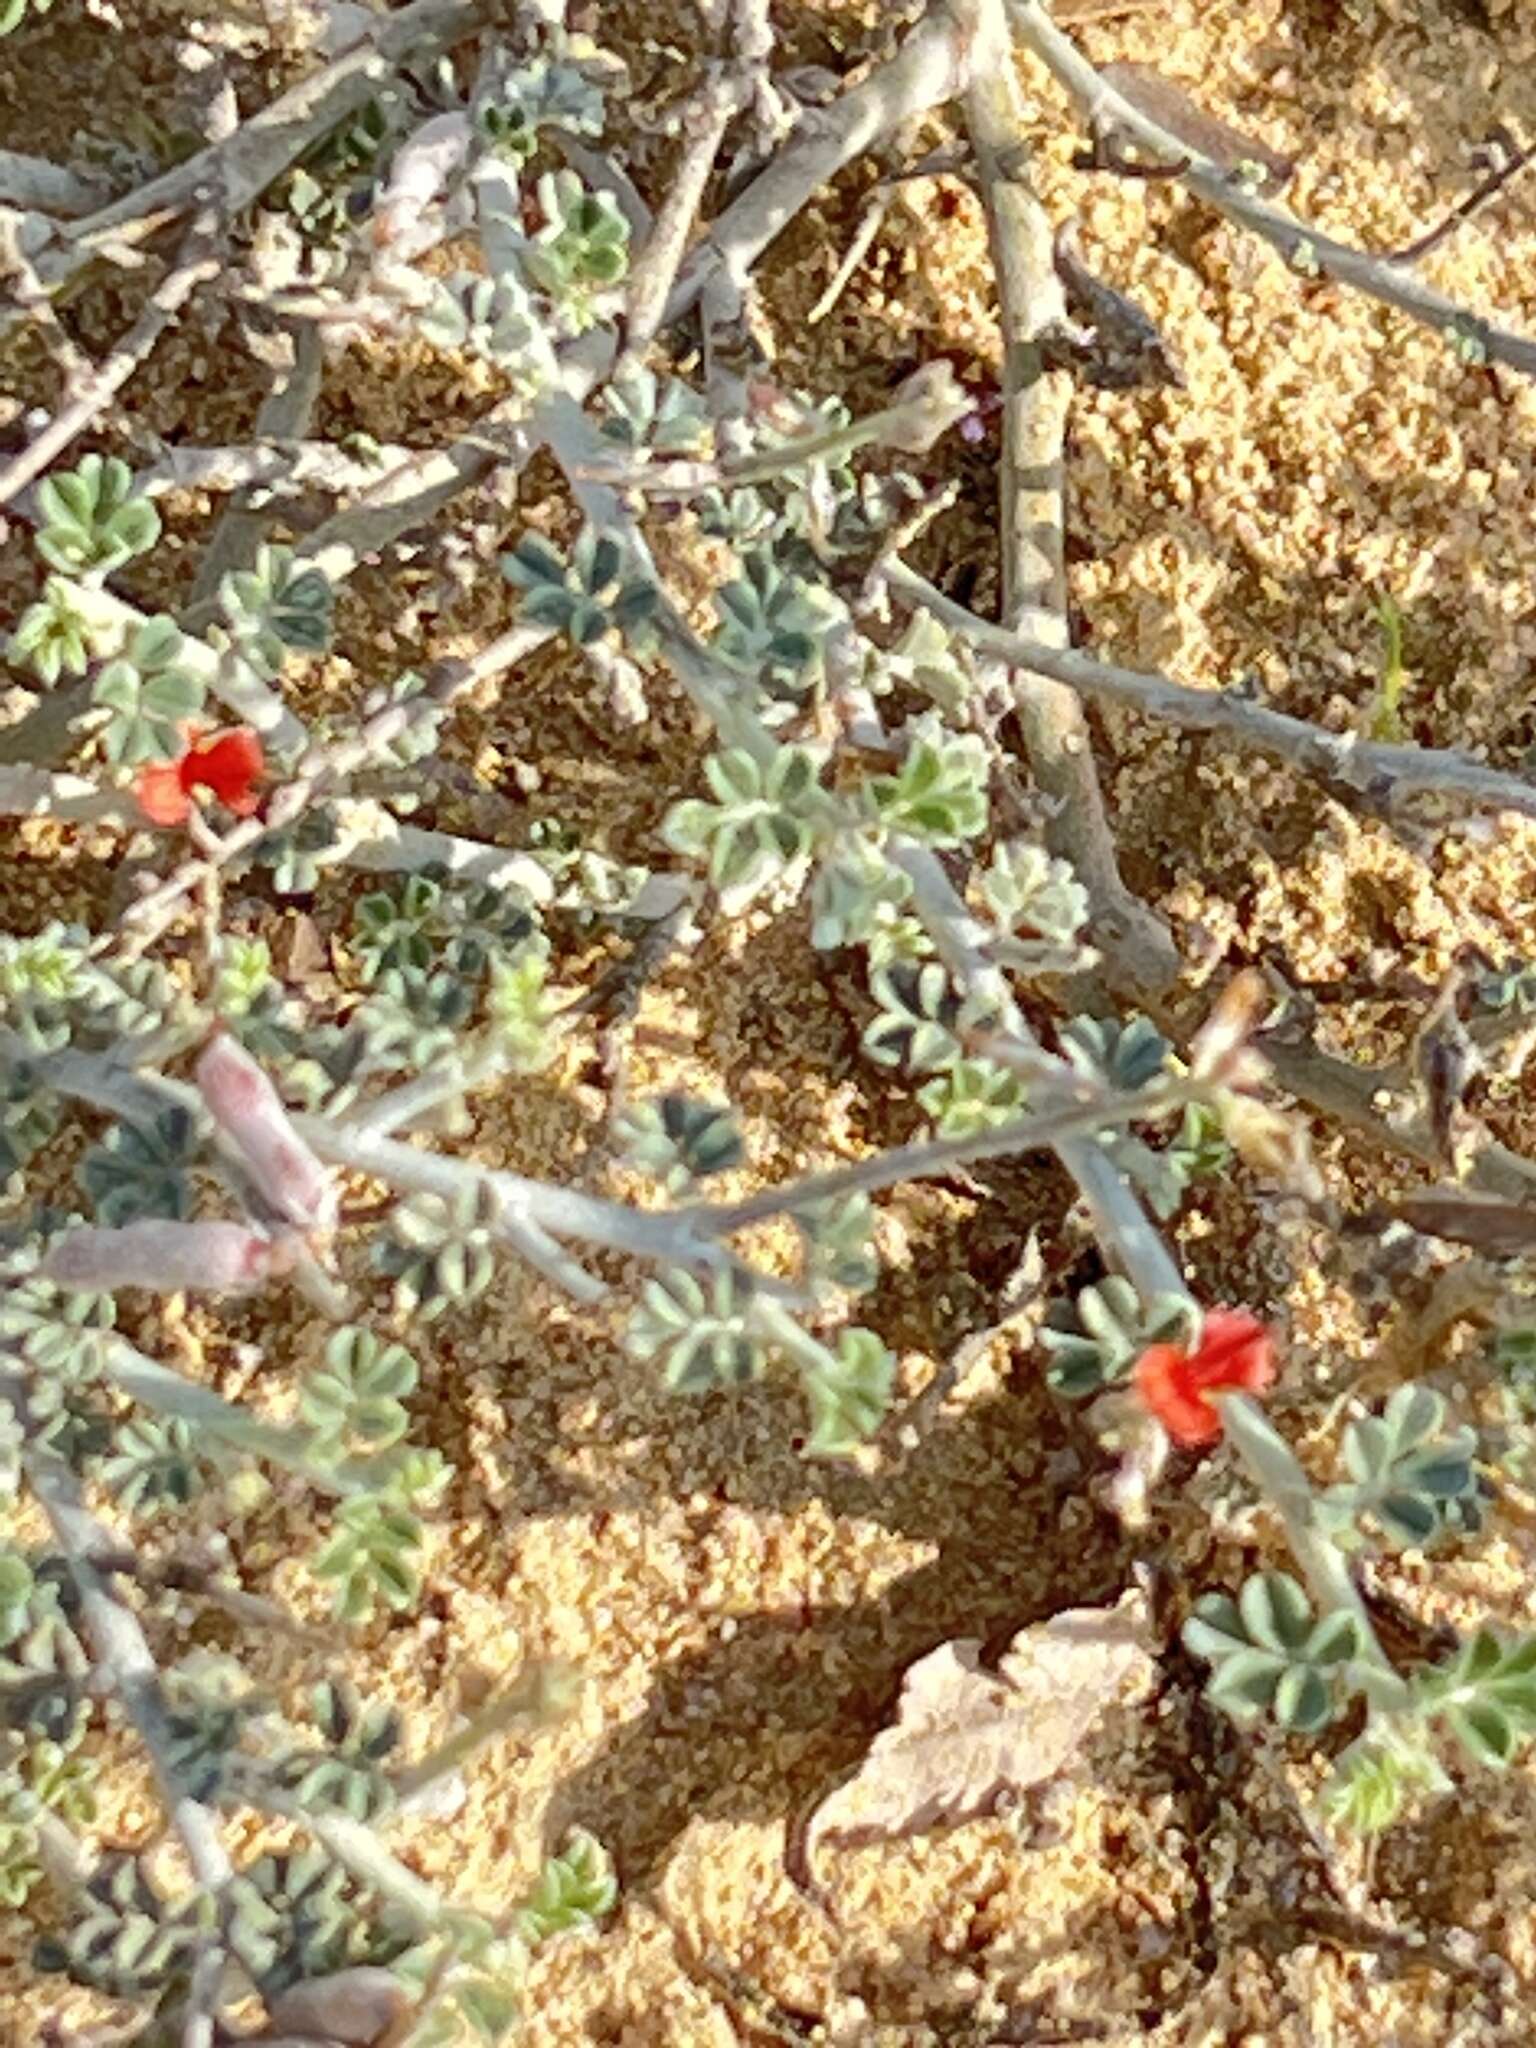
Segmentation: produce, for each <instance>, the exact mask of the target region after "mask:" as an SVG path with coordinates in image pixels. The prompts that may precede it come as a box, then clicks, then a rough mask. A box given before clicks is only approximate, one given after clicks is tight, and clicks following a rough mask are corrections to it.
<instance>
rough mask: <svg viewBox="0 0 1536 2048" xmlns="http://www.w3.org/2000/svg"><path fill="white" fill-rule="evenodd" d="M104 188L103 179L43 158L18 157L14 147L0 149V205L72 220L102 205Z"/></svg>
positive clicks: (108, 188)
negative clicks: (85, 175)
mask: <svg viewBox="0 0 1536 2048" xmlns="http://www.w3.org/2000/svg"><path fill="white" fill-rule="evenodd" d="M104 187H105V189H107V190H110V187H106V185H105V180H102V179H96V178H82V177H81V176H80V174H79V172H78V171H71V170H68V169H67V168H66V167H65V166H64V165H63V164H55V163H50V162H49V161H48V159H47V158H46V157H42V156H19V155H18V154H17V153H16V151H15V150H13V149H0V205H4V206H19V207H21V208H22V210H23V211H24V212H28V213H52V214H57V215H58V217H59V218H60V219H61V220H75V219H78V218H79V217H80V216H81V215H82V214H87V213H91V212H94V210H95V209H96V208H97V207H98V206H100V205H101V203H102V199H103V196H104Z"/></svg>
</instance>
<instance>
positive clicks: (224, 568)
mask: <svg viewBox="0 0 1536 2048" xmlns="http://www.w3.org/2000/svg"><path fill="white" fill-rule="evenodd" d="M289 345H290V348H291V356H290V360H289V364H288V369H287V372H286V374H285V375H284V376H283V377H282V378H281V380H280V381H279V382H278V384H277V385H276V386H275V387H274V388H273V390H271V391H269V392H268V394H267V396H266V397H265V398H264V399H263V400H262V402H261V406H260V408H259V410H258V411H257V414H256V434H257V438H258V439H260V440H298V439H301V438H302V436H303V435H304V434H305V433H306V432H307V431H308V428H309V423H310V420H311V418H312V417H313V415H314V410H315V405H316V402H317V401H318V399H319V397H320V379H321V374H322V372H323V370H324V366H325V357H324V352H323V350H322V348H321V345H320V337H319V334H318V333H317V331H316V330H315V328H314V327H313V326H312V325H311V324H310V322H308V321H294V322H292V323H291V325H290V329H289ZM267 525H268V521H267V516H266V515H265V514H264V513H262V512H260V511H258V510H256V509H255V508H254V507H253V506H252V504H251V494H250V491H249V489H246V490H241V491H239V492H237V493H236V495H235V497H234V499H233V501H232V502H231V503H230V504H229V505H227V506H226V507H225V509H224V516H223V518H222V519H220V521H219V523H218V525H217V526H216V527H215V528H214V530H213V537H212V538H211V540H210V541H209V543H208V546H207V549H206V550H205V552H204V554H203V558H202V560H201V562H200V563H199V564H198V568H197V575H196V577H195V578H194V580H193V584H192V594H191V597H190V598H189V599H188V602H187V608H186V624H187V626H188V627H189V629H190V630H191V631H193V632H198V631H201V629H202V627H203V626H205V625H207V624H208V623H209V622H210V621H211V620H212V619H213V618H214V617H216V616H217V603H218V590H219V585H220V583H221V582H222V581H223V580H224V578H225V577H226V576H227V575H229V574H231V572H233V571H234V570H236V569H248V568H249V567H250V565H251V563H252V562H253V561H254V560H255V559H256V554H257V550H258V549H259V548H260V546H261V543H262V541H263V539H264V538H265V537H266V531H267Z"/></svg>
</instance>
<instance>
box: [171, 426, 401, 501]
mask: <svg viewBox="0 0 1536 2048" xmlns="http://www.w3.org/2000/svg"><path fill="white" fill-rule="evenodd" d="M411 459H412V451H411V450H410V449H409V448H402V447H398V446H396V445H394V444H392V443H390V444H385V445H383V446H381V447H379V448H377V449H375V450H374V451H372V452H371V453H369V454H356V455H354V454H349V453H348V451H347V450H346V449H345V448H339V447H337V446H336V444H335V443H334V442H332V441H306V440H302V439H299V438H296V437H294V438H290V437H287V436H284V437H283V438H281V439H279V438H278V437H276V436H274V435H270V434H262V435H261V436H260V437H259V438H256V439H252V440H251V441H249V442H246V443H242V444H239V445H233V444H232V445H231V446H229V447H218V448H215V447H209V448H191V447H188V446H186V445H185V444H183V445H182V446H180V447H176V448H167V449H165V450H164V451H163V452H162V453H161V454H160V455H158V456H156V458H155V460H154V461H153V462H152V463H150V464H149V465H148V467H147V468H144V469H141V470H140V471H139V472H138V474H137V475H136V476H135V477H134V480H133V494H134V496H135V497H136V498H158V497H160V496H161V495H163V493H164V492H166V491H207V492H209V493H210V494H212V493H215V492H219V491H245V490H257V491H264V492H277V491H287V492H297V491H304V490H311V491H334V492H337V493H341V492H350V491H366V490H368V489H370V488H371V487H372V486H373V485H374V484H376V483H377V482H378V481H379V478H380V475H381V473H383V472H386V471H388V470H391V469H397V468H398V467H399V466H400V464H401V463H404V462H409V461H411Z"/></svg>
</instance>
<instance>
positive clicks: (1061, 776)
mask: <svg viewBox="0 0 1536 2048" xmlns="http://www.w3.org/2000/svg"><path fill="white" fill-rule="evenodd" d="M961 18H962V20H969V21H970V23H971V25H972V29H973V49H974V52H975V62H974V64H973V66H972V74H971V82H970V85H969V87H968V88H967V91H966V95H965V120H966V127H967V129H968V131H969V133H970V137H971V142H972V146H973V148H974V151H975V156H976V166H977V170H978V173H979V175H980V181H981V194H982V200H983V203H984V205H985V207H986V212H987V228H988V234H989V236H990V239H991V244H992V264H993V268H994V270H995V272H996V274H997V290H998V300H999V316H1000V320H1001V324H1002V336H1003V460H1002V467H1001V471H1000V476H999V491H1000V494H1001V501H1002V515H1003V525H1002V561H1003V622H1004V624H1005V625H1006V626H1007V627H1008V628H1009V629H1010V630H1011V631H1014V632H1018V633H1023V634H1026V635H1028V637H1029V638H1031V639H1038V640H1044V641H1046V642H1048V643H1049V644H1051V645H1053V646H1058V647H1066V646H1067V645H1068V641H1069V634H1068V626H1067V572H1066V558H1065V538H1064V526H1065V514H1064V497H1065V488H1066V478H1065V464H1064V459H1063V445H1064V439H1065V433H1066V422H1067V409H1068V405H1069V402H1070V395H1071V380H1070V378H1069V377H1067V375H1066V374H1065V373H1064V372H1062V371H1060V370H1055V371H1053V370H1051V369H1050V368H1048V366H1047V364H1046V360H1045V355H1044V352H1043V349H1042V340H1043V337H1044V336H1045V335H1046V334H1047V333H1048V332H1049V331H1050V329H1051V328H1052V327H1054V326H1059V325H1060V324H1061V323H1062V322H1063V320H1064V319H1065V306H1064V303H1063V298H1062V287H1061V282H1060V279H1059V278H1058V276H1057V274H1056V264H1055V259H1054V254H1053V248H1052V240H1053V238H1052V230H1051V222H1050V217H1049V216H1048V214H1047V213H1046V210H1045V208H1044V206H1043V205H1042V204H1041V202H1040V199H1039V197H1038V196H1037V194H1036V193H1035V190H1034V188H1033V186H1032V185H1031V184H1030V182H1029V179H1028V176H1027V175H1026V173H1025V171H1024V170H1023V169H1022V168H1021V167H1020V159H1021V157H1022V155H1023V153H1024V150H1025V146H1026V145H1025V137H1026V135H1027V133H1028V122H1027V120H1026V116H1025V109H1024V106H1023V100H1022V95H1021V94H1020V91H1019V85H1018V79H1017V77H1016V75H1015V72H1014V66H1013V47H1012V43H1011V41H1010V38H1009V35H1008V31H1007V24H1006V21H1005V18H1004V14H1003V4H1002V0H965V5H964V8H963V11H962V16H961ZM1012 684H1013V697H1014V705H1015V709H1016V711H1017V714H1018V719H1019V724H1020V727H1021V729H1022V731H1023V734H1024V744H1025V748H1026V750H1027V752H1028V754H1029V763H1030V767H1031V769H1032V770H1033V771H1034V777H1035V781H1036V782H1037V783H1038V784H1039V786H1040V787H1041V789H1043V790H1044V791H1045V792H1046V794H1047V795H1048V796H1049V797H1050V798H1051V799H1052V800H1053V808H1052V811H1051V815H1050V818H1049V820H1048V822H1047V824H1046V827H1045V837H1046V843H1047V845H1048V846H1049V847H1050V850H1051V852H1052V853H1054V854H1056V855H1058V856H1059V857H1061V858H1063V859H1065V860H1067V861H1069V862H1070V863H1071V865H1072V867H1073V869H1074V871H1075V872H1076V874H1077V876H1078V879H1079V880H1080V881H1081V882H1082V884H1083V886H1084V888H1085V889H1086V890H1087V891H1088V898H1089V902H1090V903H1091V905H1092V907H1093V935H1094V944H1095V946H1096V947H1097V948H1098V950H1099V951H1100V953H1101V954H1103V955H1104V956H1105V957H1106V958H1108V959H1109V960H1110V961H1111V962H1112V964H1113V965H1114V967H1115V969H1116V971H1117V973H1118V974H1119V976H1120V977H1121V978H1122V979H1124V980H1127V981H1130V982H1131V983H1133V984H1134V985H1136V986H1137V987H1140V988H1145V989H1148V990H1157V989H1162V988H1166V987H1167V986H1168V985H1169V984H1170V983H1171V982H1172V981H1174V980H1175V979H1176V977H1177V975H1178V971H1179V959H1178V954H1177V952H1176V950H1175V948H1174V945H1173V941H1172V940H1171V939H1170V937H1169V936H1168V932H1167V929H1166V927H1165V926H1164V924H1163V923H1162V921H1161V919H1159V918H1157V917H1155V916H1154V915H1153V913H1152V912H1151V911H1149V910H1148V909H1147V907H1146V906H1145V904H1143V903H1141V902H1139V901H1138V900H1137V899H1136V897H1135V896H1133V895H1132V893H1131V891H1130V890H1129V889H1128V888H1127V887H1126V886H1125V883H1124V881H1123V880H1122V878H1121V874H1120V862H1119V857H1118V855H1117V853H1116V850H1115V842H1114V836H1113V834H1112V833H1111V831H1110V829H1109V820H1108V818H1107V817H1106V815H1105V811H1104V797H1103V792H1102V791H1101V789H1100V787H1099V777H1098V772H1097V770H1096V768H1095V766H1094V759H1093V738H1092V735H1091V734H1090V732H1089V730H1088V720H1087V717H1086V715H1085V712H1084V708H1083V702H1082V699H1081V697H1079V696H1078V695H1077V693H1076V692H1075V691H1073V690H1071V689H1069V688H1068V687H1067V686H1066V685H1065V684H1064V683H1060V682H1055V681H1052V680H1051V678H1050V677H1048V676H1045V675H1042V674H1040V673H1039V672H1038V671H1032V670H1028V669H1022V668H1020V669H1015V670H1014V671H1013V673H1012Z"/></svg>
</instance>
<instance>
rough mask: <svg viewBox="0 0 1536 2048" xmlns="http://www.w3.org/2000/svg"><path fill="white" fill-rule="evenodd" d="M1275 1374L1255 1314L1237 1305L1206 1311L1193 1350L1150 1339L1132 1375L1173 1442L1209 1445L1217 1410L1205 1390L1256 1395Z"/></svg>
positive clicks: (1270, 1348) (1216, 1432) (1216, 1431)
mask: <svg viewBox="0 0 1536 2048" xmlns="http://www.w3.org/2000/svg"><path fill="white" fill-rule="evenodd" d="M1274 1376H1275V1350H1274V1344H1273V1342H1272V1341H1271V1338H1270V1334H1269V1332H1268V1330H1266V1329H1265V1327H1264V1325H1263V1324H1262V1323H1261V1322H1260V1321H1259V1319H1258V1317H1257V1316H1251V1315H1249V1313H1248V1311H1247V1310H1246V1309H1241V1308H1213V1309H1209V1310H1208V1311H1207V1312H1206V1316H1205V1322H1204V1325H1203V1327H1202V1329H1201V1332H1200V1342H1199V1344H1198V1345H1197V1346H1196V1348H1195V1349H1194V1350H1193V1351H1186V1350H1184V1349H1183V1348H1182V1346H1180V1345H1178V1344H1153V1345H1152V1346H1150V1348H1149V1349H1147V1350H1146V1351H1143V1353H1142V1354H1141V1356H1140V1358H1138V1359H1137V1361H1136V1365H1135V1369H1134V1372H1133V1374H1132V1378H1133V1381H1134V1384H1135V1387H1136V1391H1137V1393H1138V1394H1139V1395H1140V1396H1141V1399H1142V1402H1143V1403H1144V1405H1145V1406H1146V1407H1147V1408H1149V1409H1150V1410H1151V1412H1152V1413H1153V1414H1154V1415H1155V1416H1156V1417H1157V1419H1158V1421H1159V1422H1160V1423H1161V1424H1162V1425H1163V1427H1164V1429H1166V1430H1167V1432H1168V1434H1169V1435H1170V1436H1171V1437H1172V1438H1173V1440H1174V1442H1175V1443H1178V1444H1185V1445H1191V1446H1193V1445H1196V1444H1213V1443H1215V1441H1216V1439H1217V1438H1218V1437H1219V1436H1220V1435H1221V1411H1220V1410H1219V1409H1218V1408H1216V1407H1215V1406H1214V1405H1213V1403H1212V1402H1211V1401H1209V1400H1208V1399H1207V1398H1206V1397H1207V1395H1210V1394H1228V1393H1244V1394H1257V1393H1260V1392H1262V1391H1263V1389H1264V1388H1265V1387H1267V1386H1268V1385H1269V1383H1270V1381H1271V1380H1272V1379H1273V1378H1274Z"/></svg>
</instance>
